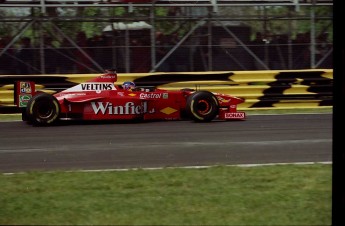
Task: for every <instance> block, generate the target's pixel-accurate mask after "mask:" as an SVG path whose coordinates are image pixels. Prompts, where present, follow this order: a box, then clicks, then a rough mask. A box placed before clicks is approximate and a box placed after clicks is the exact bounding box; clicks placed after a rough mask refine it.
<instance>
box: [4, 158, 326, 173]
mask: <svg viewBox="0 0 345 226" xmlns="http://www.w3.org/2000/svg"><path fill="white" fill-rule="evenodd" d="M313 164H332V162H329V161H327V162H291V163H263V164H237V165H224V166H228V167H259V166H278V165H313ZM217 166H223V165H212V166H180V167H148V168H126V169H95V170H74V171H64V172H66V173H79V172H83V173H94V172H121V171H135V170H162V169H207V168H212V167H217ZM42 172H46V173H54V171H42ZM59 172H60V171H59ZM24 173H25V172H19V173H2V175H15V174H24Z"/></svg>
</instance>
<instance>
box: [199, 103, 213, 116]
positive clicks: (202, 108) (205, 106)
mask: <svg viewBox="0 0 345 226" xmlns="http://www.w3.org/2000/svg"><path fill="white" fill-rule="evenodd" d="M196 109H197V112H198V113H199V114H201V115H207V114H209V113H210V112H211V111H212V106H211V105H210V104H209V103H208V102H207V101H206V100H199V101H198V103H197V104H196Z"/></svg>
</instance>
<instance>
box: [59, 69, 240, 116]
mask: <svg viewBox="0 0 345 226" xmlns="http://www.w3.org/2000/svg"><path fill="white" fill-rule="evenodd" d="M116 81H117V75H116V73H108V74H103V75H100V76H99V77H96V78H94V79H92V80H89V81H87V82H85V83H81V84H78V85H76V86H73V87H71V88H68V89H66V90H64V91H62V92H58V93H55V94H53V96H55V98H56V99H57V101H58V103H59V119H62V120H64V119H65V120H66V119H82V120H130V119H142V120H181V119H183V118H184V116H186V114H185V112H186V105H187V99H188V97H189V96H190V95H192V94H193V93H194V92H196V91H194V90H191V89H181V90H178V91H168V90H164V89H158V88H149V89H147V88H144V87H143V88H137V89H136V90H134V91H128V90H124V89H122V87H121V86H117V85H115V82H116ZM213 95H214V96H215V97H216V99H217V101H218V107H219V111H218V115H217V117H216V118H217V119H220V120H234V119H237V120H238V119H241V120H243V119H245V113H244V112H238V111H237V105H238V104H240V103H242V102H244V100H243V99H242V98H238V97H234V96H230V95H226V94H219V93H213ZM200 102H202V100H201V101H200ZM201 104H202V103H201ZM206 104H207V103H206Z"/></svg>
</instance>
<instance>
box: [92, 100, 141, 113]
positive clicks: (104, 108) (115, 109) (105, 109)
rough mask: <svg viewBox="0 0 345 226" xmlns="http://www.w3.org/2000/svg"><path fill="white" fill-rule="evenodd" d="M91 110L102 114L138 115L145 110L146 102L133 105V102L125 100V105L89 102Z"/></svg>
mask: <svg viewBox="0 0 345 226" xmlns="http://www.w3.org/2000/svg"><path fill="white" fill-rule="evenodd" d="M91 106H92V109H93V112H94V113H95V114H96V115H97V114H102V115H106V114H108V115H139V114H143V113H146V112H147V102H143V103H142V104H140V105H135V104H134V103H133V102H127V103H126V104H125V105H113V104H112V103H109V102H106V103H103V102H91Z"/></svg>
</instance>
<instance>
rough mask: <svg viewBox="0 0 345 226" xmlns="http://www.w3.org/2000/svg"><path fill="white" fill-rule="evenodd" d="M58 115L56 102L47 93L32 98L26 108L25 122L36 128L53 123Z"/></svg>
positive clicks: (58, 106) (58, 109)
mask: <svg viewBox="0 0 345 226" xmlns="http://www.w3.org/2000/svg"><path fill="white" fill-rule="evenodd" d="M59 114H60V105H59V102H58V100H57V99H56V98H55V97H54V96H52V95H50V94H47V93H39V94H37V95H35V96H33V97H32V99H31V100H30V101H29V102H28V105H27V107H26V117H27V120H28V121H29V122H30V123H32V124H33V125H36V126H47V125H51V124H53V123H55V122H56V121H57V120H58V116H59Z"/></svg>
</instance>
